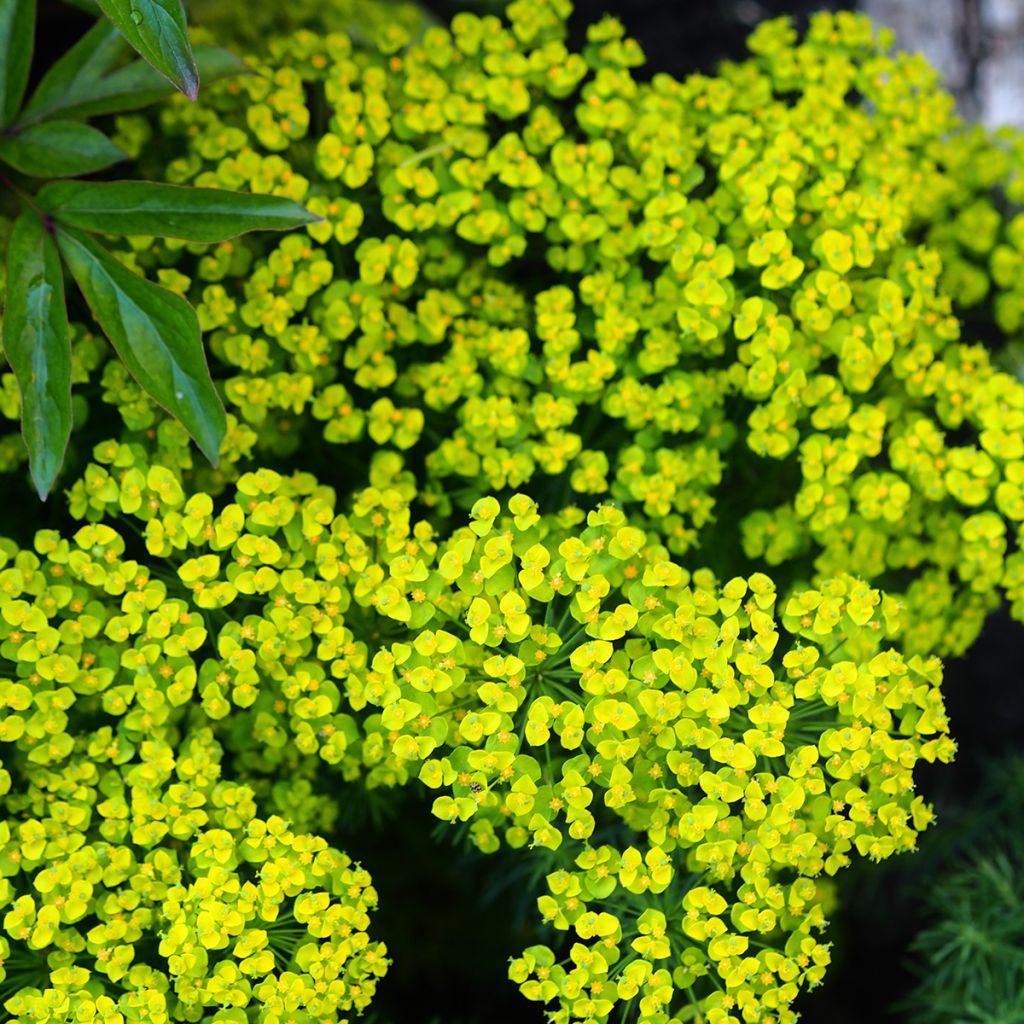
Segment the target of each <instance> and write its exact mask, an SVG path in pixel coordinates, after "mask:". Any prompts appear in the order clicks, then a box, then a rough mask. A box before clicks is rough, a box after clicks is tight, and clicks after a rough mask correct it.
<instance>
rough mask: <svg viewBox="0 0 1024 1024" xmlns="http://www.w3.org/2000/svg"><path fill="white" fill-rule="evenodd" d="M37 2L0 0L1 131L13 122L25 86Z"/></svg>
mask: <svg viewBox="0 0 1024 1024" xmlns="http://www.w3.org/2000/svg"><path fill="white" fill-rule="evenodd" d="M35 28H36V0H0V128H4V127H6V126H7V125H9V124H10V123H11V121H13V120H14V115H15V114H16V113H17V112H18V107H19V106H20V104H21V98H22V97H23V96H24V95H25V86H26V85H27V84H28V69H29V65H30V64H31V63H32V44H33V41H34V37H35Z"/></svg>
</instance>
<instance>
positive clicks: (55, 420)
mask: <svg viewBox="0 0 1024 1024" xmlns="http://www.w3.org/2000/svg"><path fill="white" fill-rule="evenodd" d="M3 343H4V353H5V354H6V356H7V361H8V362H9V363H10V364H11V369H12V370H13V371H14V377H15V379H16V380H17V382H18V391H19V392H20V393H21V432H22V435H23V436H24V438H25V447H26V448H28V466H29V472H30V473H31V474H32V480H33V482H34V483H35V485H36V490H37V491H38V492H39V497H41V498H43V499H45V498H46V496H47V494H49V493H50V488H51V487H52V486H53V481H54V479H55V478H56V476H57V473H58V472H59V471H60V467H61V463H63V461H64V451H65V449H66V448H67V445H68V438H69V437H70V436H71V333H70V330H69V328H68V314H67V307H66V306H65V304H64V273H63V271H62V270H61V265H60V255H59V253H58V252H57V246H56V245H55V244H54V241H53V238H52V237H51V236H50V234H49V233H48V232H47V231H46V229H45V227H44V226H43V222H42V221H41V220H40V219H39V218H38V217H37V216H36V215H35V214H34V213H31V212H30V211H28V210H25V211H24V212H23V213H22V214H21V215H20V216H19V217H18V219H17V220H16V221H15V222H14V227H13V228H12V229H11V236H10V239H9V240H8V243H7V297H6V305H5V309H4V322H3Z"/></svg>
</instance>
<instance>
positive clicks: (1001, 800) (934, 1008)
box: [894, 756, 1024, 1024]
mask: <svg viewBox="0 0 1024 1024" xmlns="http://www.w3.org/2000/svg"><path fill="white" fill-rule="evenodd" d="M983 768H984V772H983V776H982V780H981V782H980V784H979V785H978V786H976V787H975V788H974V791H973V793H972V799H971V803H970V805H969V806H968V807H967V808H961V809H960V810H959V812H953V811H951V812H949V813H944V814H943V815H942V818H943V826H944V829H943V831H941V832H940V833H938V834H936V835H933V836H932V837H931V839H932V841H931V842H930V843H929V844H928V846H927V849H926V851H925V853H924V856H923V860H924V863H923V865H922V867H924V868H925V869H926V872H925V873H924V875H923V877H922V878H921V879H920V881H919V883H918V884H919V887H920V889H921V890H922V896H923V901H924V903H925V905H926V907H927V923H926V925H925V927H924V928H923V930H922V931H921V932H920V933H919V934H918V935H917V937H916V938H915V939H914V942H913V946H912V951H913V954H914V957H913V963H912V967H913V969H914V972H915V973H916V974H917V975H918V977H919V981H918V984H917V987H916V988H915V989H914V991H913V992H912V993H911V996H910V997H909V998H908V999H906V1000H904V1002H903V1003H902V1005H900V1006H898V1007H896V1008H894V1009H895V1011H896V1012H897V1013H899V1014H900V1015H901V1019H904V1018H905V1019H906V1020H908V1021H910V1022H911V1024H939V1022H940V1021H941V1022H943V1024H945V1022H948V1021H962V1022H963V1024H1020V1022H1021V1021H1024V861H1022V858H1021V827H1022V823H1024V761H1022V760H1021V759H1020V757H1018V756H1011V757H1006V756H1004V757H1002V758H999V759H997V760H986V761H984V762H983Z"/></svg>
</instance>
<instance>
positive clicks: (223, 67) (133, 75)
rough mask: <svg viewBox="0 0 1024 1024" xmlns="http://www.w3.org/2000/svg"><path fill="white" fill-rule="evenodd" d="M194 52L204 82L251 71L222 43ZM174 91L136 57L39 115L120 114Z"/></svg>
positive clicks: (143, 105)
mask: <svg viewBox="0 0 1024 1024" xmlns="http://www.w3.org/2000/svg"><path fill="white" fill-rule="evenodd" d="M119 39H120V37H119ZM121 41H122V42H123V40H121ZM194 55H195V59H196V64H197V65H198V67H199V71H200V74H201V75H202V76H203V81H204V82H215V81H217V79H219V78H228V77H231V76H232V75H241V74H250V73H251V72H250V70H249V68H247V67H246V65H245V63H244V62H243V61H242V60H240V59H239V58H238V57H236V56H235V55H234V54H233V53H228V51H227V50H222V49H221V48H220V47H219V46H197V47H196V48H195V54H194ZM173 92H174V86H173V85H171V83H170V82H168V81H167V79H166V78H164V76H163V75H161V74H159V73H158V72H156V71H154V70H153V69H152V68H151V67H150V66H149V65H148V64H147V63H146V62H145V61H144V60H136V61H133V62H132V63H131V64H127V65H125V66H124V67H121V68H118V69H117V70H116V71H113V72H111V73H110V74H109V75H107V76H105V77H104V78H100V79H97V80H96V81H93V82H90V83H86V84H84V85H83V86H81V87H80V88H77V89H75V90H74V91H70V92H68V93H67V94H66V95H64V96H63V97H62V98H61V100H60V105H59V106H50V107H48V108H47V109H46V110H45V111H44V112H43V113H42V114H41V115H40V114H37V115H36V117H39V116H43V117H46V116H49V115H50V114H54V113H59V114H60V115H61V116H62V117H78V118H81V117H98V116H99V115H100V114H120V113H122V112H123V111H125V110H139V109H140V108H141V107H148V106H149V105H150V104H151V103H158V102H159V101H160V100H163V99H166V98H167V97H168V96H170V95H171V94H172V93H173Z"/></svg>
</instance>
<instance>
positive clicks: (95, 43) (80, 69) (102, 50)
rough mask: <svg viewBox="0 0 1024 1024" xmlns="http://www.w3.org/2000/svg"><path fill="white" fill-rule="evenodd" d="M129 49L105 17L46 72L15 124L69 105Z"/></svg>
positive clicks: (91, 86) (99, 78)
mask: <svg viewBox="0 0 1024 1024" xmlns="http://www.w3.org/2000/svg"><path fill="white" fill-rule="evenodd" d="M128 52H130V50H129V47H128V44H127V43H126V42H125V41H124V37H123V36H122V35H121V33H120V32H118V31H117V28H116V27H115V26H113V25H111V24H110V22H109V21H107V19H106V18H102V19H101V20H100V21H98V22H96V24H95V25H93V27H92V28H91V29H89V31H88V32H86V34H85V35H84V36H82V38H81V39H79V40H78V42H77V43H75V45H74V46H72V47H71V49H70V50H68V52H67V53H65V54H64V56H63V57H61V58H60V60H58V61H57V63H56V64H54V65H53V66H52V67H51V68H50V70H49V71H47V72H46V74H45V75H44V76H43V79H42V81H41V82H40V83H39V85H37V86H36V90H35V92H34V93H32V96H31V97H30V98H29V101H28V103H26V104H25V107H24V109H23V110H22V112H21V114H20V116H19V117H18V120H17V121H16V122H15V123H16V124H25V123H26V122H28V121H36V120H39V119H40V118H41V117H45V116H46V114H48V113H51V112H52V111H55V110H59V109H60V108H61V107H66V106H68V104H69V103H71V102H74V100H75V99H76V98H78V97H80V96H81V95H82V93H83V91H84V92H88V90H89V89H90V88H95V86H96V84H97V83H99V82H101V81H102V79H103V76H104V75H106V74H107V73H108V72H109V71H110V69H111V68H112V67H113V66H114V65H115V64H116V63H117V62H118V61H119V60H121V59H122V58H123V57H124V55H125V54H126V53H128Z"/></svg>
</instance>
